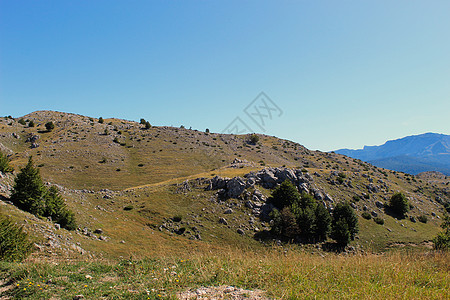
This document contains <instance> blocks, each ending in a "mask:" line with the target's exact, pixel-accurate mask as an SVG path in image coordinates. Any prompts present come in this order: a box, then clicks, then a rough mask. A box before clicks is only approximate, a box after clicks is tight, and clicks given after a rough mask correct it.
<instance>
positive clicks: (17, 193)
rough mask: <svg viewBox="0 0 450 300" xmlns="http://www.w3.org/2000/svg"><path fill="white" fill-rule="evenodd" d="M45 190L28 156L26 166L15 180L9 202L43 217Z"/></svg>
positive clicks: (37, 170)
mask: <svg viewBox="0 0 450 300" xmlns="http://www.w3.org/2000/svg"><path fill="white" fill-rule="evenodd" d="M45 194H46V189H45V186H44V184H43V183H42V178H41V175H40V174H39V169H37V168H35V167H34V166H33V159H32V157H31V156H30V158H29V159H28V164H27V165H26V166H25V168H23V169H21V171H20V173H19V174H18V175H17V177H16V179H15V184H14V189H13V192H12V195H11V201H12V202H13V203H14V205H16V206H17V207H18V208H20V209H22V210H25V211H28V212H30V213H32V214H34V215H38V216H43V214H44V212H45Z"/></svg>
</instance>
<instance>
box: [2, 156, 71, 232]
mask: <svg viewBox="0 0 450 300" xmlns="http://www.w3.org/2000/svg"><path fill="white" fill-rule="evenodd" d="M11 201H12V202H13V203H14V205H16V206H17V207H18V208H20V209H21V210H24V211H28V212H30V213H32V214H34V215H36V216H39V217H51V218H52V220H53V221H55V222H57V223H59V224H60V225H61V227H63V228H66V229H69V230H73V229H75V228H76V222H75V217H74V214H73V213H72V212H71V211H70V210H69V209H67V207H66V204H65V202H64V199H63V198H62V197H61V195H60V194H59V192H58V189H57V188H56V187H54V186H53V187H51V188H50V189H48V190H47V189H46V188H45V186H44V184H43V182H42V178H41V175H40V174H39V169H37V168H35V167H34V166H33V159H32V158H31V157H30V158H29V159H28V164H27V165H26V166H25V168H23V169H21V172H20V173H19V174H18V175H17V177H16V179H15V184H14V190H13V192H12V195H11Z"/></svg>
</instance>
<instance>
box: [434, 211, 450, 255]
mask: <svg viewBox="0 0 450 300" xmlns="http://www.w3.org/2000/svg"><path fill="white" fill-rule="evenodd" d="M441 228H442V229H443V231H441V232H439V233H438V235H437V236H436V237H435V238H434V239H433V242H434V248H435V249H437V250H450V216H449V215H445V216H444V219H443V222H442V224H441Z"/></svg>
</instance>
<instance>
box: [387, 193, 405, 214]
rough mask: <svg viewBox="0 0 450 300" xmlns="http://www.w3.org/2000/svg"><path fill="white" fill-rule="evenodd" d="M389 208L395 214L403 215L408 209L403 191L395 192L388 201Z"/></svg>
mask: <svg viewBox="0 0 450 300" xmlns="http://www.w3.org/2000/svg"><path fill="white" fill-rule="evenodd" d="M389 208H390V209H391V210H392V211H393V212H394V213H396V214H398V215H400V216H401V217H404V216H405V214H406V213H407V212H408V210H409V202H408V199H407V198H406V196H405V195H404V194H403V193H395V194H394V195H392V197H391V199H390V201H389Z"/></svg>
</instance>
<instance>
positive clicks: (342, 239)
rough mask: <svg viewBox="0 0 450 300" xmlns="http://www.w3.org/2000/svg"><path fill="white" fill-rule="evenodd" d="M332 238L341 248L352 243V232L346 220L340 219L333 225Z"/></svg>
mask: <svg viewBox="0 0 450 300" xmlns="http://www.w3.org/2000/svg"><path fill="white" fill-rule="evenodd" d="M331 237H332V238H333V239H334V240H335V241H336V242H337V243H338V245H339V246H341V247H345V246H347V245H348V244H349V243H350V240H351V237H350V230H349V228H348V224H347V222H346V221H345V219H338V220H337V221H335V222H334V223H333V226H332V229H331Z"/></svg>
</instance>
